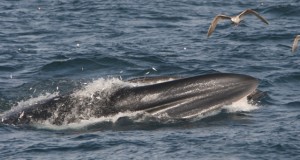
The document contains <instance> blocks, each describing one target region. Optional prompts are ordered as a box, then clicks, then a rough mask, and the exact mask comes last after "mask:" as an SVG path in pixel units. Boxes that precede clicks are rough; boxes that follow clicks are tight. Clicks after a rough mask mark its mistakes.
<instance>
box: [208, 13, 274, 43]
mask: <svg viewBox="0 0 300 160" xmlns="http://www.w3.org/2000/svg"><path fill="white" fill-rule="evenodd" d="M247 14H254V15H255V16H256V17H257V18H259V19H260V20H261V21H263V22H264V23H266V24H269V23H268V21H267V20H266V19H265V18H264V17H262V16H261V15H259V14H258V13H257V12H255V11H253V10H251V9H246V10H245V11H243V12H241V13H240V14H239V15H237V16H226V15H217V16H216V17H215V18H214V19H213V21H212V22H211V25H210V26H209V29H208V32H207V37H209V36H210V35H211V34H212V32H213V31H214V30H215V28H216V26H217V23H218V22H219V21H220V20H223V19H229V20H231V22H232V23H233V24H234V25H238V24H239V23H240V22H241V21H242V20H243V17H244V16H245V15H247Z"/></svg>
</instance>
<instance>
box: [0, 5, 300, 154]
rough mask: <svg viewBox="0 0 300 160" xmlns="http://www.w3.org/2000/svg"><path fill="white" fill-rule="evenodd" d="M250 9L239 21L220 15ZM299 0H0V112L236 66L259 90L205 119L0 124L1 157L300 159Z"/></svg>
mask: <svg viewBox="0 0 300 160" xmlns="http://www.w3.org/2000/svg"><path fill="white" fill-rule="evenodd" d="M248 8H251V9H253V10H255V11H257V12H258V13H260V14H261V15H262V16H264V17H265V18H266V19H267V20H268V22H269V25H265V24H264V23H262V22H261V21H260V20H259V19H258V18H256V17H255V16H251V15H249V16H246V17H245V19H244V21H243V22H242V23H241V24H239V25H238V26H233V25H232V24H231V23H230V22H229V21H222V22H220V23H219V24H218V26H217V28H216V30H215V32H214V33H213V34H212V35H211V36H210V37H209V38H207V30H208V28H209V25H210V23H211V21H212V20H213V18H214V16H215V15H217V14H226V15H237V14H238V13H240V12H241V11H243V10H245V9H248ZM299 17H300V1H299V0H276V1H275V0H260V1H242V0H240V1H238V0H232V1H221V0H207V1H206V0H181V1H180V0H168V1H165V0H151V1H145V0H116V1H112V0H93V1H92V0H48V1H40V0H2V1H1V2H0V112H1V113H3V112H5V111H8V110H10V108H13V107H14V106H17V105H18V104H22V103H30V102H34V101H36V100H40V99H43V98H45V97H47V96H51V95H57V94H59V95H64V94H67V93H69V92H73V91H78V90H79V91H80V90H81V88H84V87H86V86H88V87H89V88H97V87H98V88H102V87H106V88H109V87H110V84H111V83H112V82H113V81H115V80H116V79H118V80H119V81H121V83H123V82H122V81H124V83H126V82H125V81H126V80H127V79H130V78H136V77H143V76H146V77H148V76H149V77H150V76H182V77H189V76H196V75H203V74H209V73H219V72H222V73H239V74H247V75H250V76H253V77H255V78H257V79H258V80H259V82H260V83H259V86H258V89H259V90H261V91H263V92H265V93H266V96H265V97H264V98H263V99H262V100H261V101H259V102H258V103H257V104H255V105H250V104H248V103H247V102H241V103H239V104H235V105H234V106H229V109H228V106H227V109H226V107H225V108H224V109H223V110H222V111H220V112H218V113H216V114H213V115H211V116H209V117H204V118H199V119H196V120H186V121H185V120H183V121H176V120H170V121H167V122H161V121H157V120H153V119H152V118H149V117H147V116H146V117H145V116H143V115H140V114H139V113H120V114H118V115H116V116H113V117H102V118H98V119H97V118H96V119H95V118H94V119H93V118H91V119H90V120H86V121H83V122H80V123H75V124H70V125H63V126H53V125H48V124H40V125H38V126H31V127H28V126H27V127H21V126H13V125H0V135H1V136H0V157H1V159H43V160H46V159H50V160H53V159H229V160H231V159H232V160H237V159H266V160H269V159H280V160H281V159H285V160H287V159H295V160H297V159H300V49H298V50H297V52H296V53H294V54H293V53H292V52H291V46H292V42H293V39H294V37H295V36H296V35H297V34H300V18H299Z"/></svg>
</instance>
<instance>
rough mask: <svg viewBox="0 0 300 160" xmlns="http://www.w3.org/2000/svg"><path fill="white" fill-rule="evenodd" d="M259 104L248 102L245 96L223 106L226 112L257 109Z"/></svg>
mask: <svg viewBox="0 0 300 160" xmlns="http://www.w3.org/2000/svg"><path fill="white" fill-rule="evenodd" d="M258 108H259V106H258V105H257V104H250V103H249V102H248V100H247V97H244V98H242V99H240V100H239V101H236V102H234V103H232V104H231V105H226V106H224V107H223V109H225V110H226V111H227V112H229V113H234V112H249V111H253V110H256V109H258Z"/></svg>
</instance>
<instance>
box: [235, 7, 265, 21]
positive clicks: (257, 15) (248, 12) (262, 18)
mask: <svg viewBox="0 0 300 160" xmlns="http://www.w3.org/2000/svg"><path fill="white" fill-rule="evenodd" d="M247 14H254V15H255V16H256V17H257V18H259V19H260V20H261V21H263V22H264V23H266V24H269V23H268V21H267V20H266V19H265V18H264V17H262V16H261V15H259V14H258V13H257V12H255V11H253V10H251V9H247V10H245V11H243V12H242V13H241V14H239V15H238V16H239V17H240V18H241V17H242V16H245V15H247Z"/></svg>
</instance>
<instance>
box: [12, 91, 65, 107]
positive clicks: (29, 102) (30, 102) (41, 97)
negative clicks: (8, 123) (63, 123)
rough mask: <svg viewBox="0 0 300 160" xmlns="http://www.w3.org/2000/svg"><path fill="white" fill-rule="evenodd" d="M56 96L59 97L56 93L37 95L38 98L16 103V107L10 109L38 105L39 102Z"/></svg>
mask: <svg viewBox="0 0 300 160" xmlns="http://www.w3.org/2000/svg"><path fill="white" fill-rule="evenodd" d="M58 95H59V93H58V92H54V93H45V94H41V95H39V96H38V97H32V98H30V99H27V100H21V101H20V102H18V104H17V105H16V106H14V107H12V110H13V109H17V108H22V107H27V106H31V105H34V104H38V103H39V102H41V101H43V100H47V99H51V98H54V97H56V96H58Z"/></svg>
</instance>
